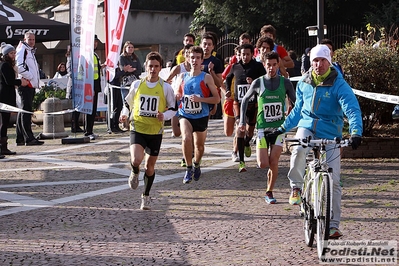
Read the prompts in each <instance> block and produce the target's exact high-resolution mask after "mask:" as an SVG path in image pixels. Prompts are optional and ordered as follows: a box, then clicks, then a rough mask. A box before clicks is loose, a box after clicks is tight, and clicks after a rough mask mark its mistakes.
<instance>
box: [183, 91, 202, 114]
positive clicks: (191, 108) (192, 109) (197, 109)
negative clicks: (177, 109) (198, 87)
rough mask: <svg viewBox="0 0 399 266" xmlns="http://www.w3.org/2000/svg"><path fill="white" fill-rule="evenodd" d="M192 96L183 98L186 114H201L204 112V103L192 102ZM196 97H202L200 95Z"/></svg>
mask: <svg viewBox="0 0 399 266" xmlns="http://www.w3.org/2000/svg"><path fill="white" fill-rule="evenodd" d="M190 96H191V95H184V97H183V106H184V112H185V113H187V114H199V113H201V111H202V103H201V102H192V101H190ZM196 96H198V97H200V95H197V94H196Z"/></svg>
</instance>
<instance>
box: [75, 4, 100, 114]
mask: <svg viewBox="0 0 399 266" xmlns="http://www.w3.org/2000/svg"><path fill="white" fill-rule="evenodd" d="M70 10H71V12H70V14H71V18H70V21H71V43H72V50H71V59H72V86H73V89H72V93H73V95H72V99H73V107H74V108H75V109H76V110H77V111H79V112H81V113H85V114H91V113H92V110H93V95H94V88H93V81H94V78H93V76H94V63H93V56H94V54H93V53H94V31H95V23H96V14H97V0H71V1H70Z"/></svg>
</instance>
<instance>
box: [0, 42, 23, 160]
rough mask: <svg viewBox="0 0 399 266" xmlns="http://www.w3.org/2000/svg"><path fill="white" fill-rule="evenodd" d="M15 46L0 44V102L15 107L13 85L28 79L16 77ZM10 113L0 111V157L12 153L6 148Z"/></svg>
mask: <svg viewBox="0 0 399 266" xmlns="http://www.w3.org/2000/svg"><path fill="white" fill-rule="evenodd" d="M15 56H16V52H15V48H14V46H12V45H10V44H6V43H4V42H3V43H2V44H1V62H0V102H1V103H4V104H7V105H11V106H14V107H16V105H17V104H16V93H15V86H27V85H28V84H29V81H28V80H26V79H24V78H22V79H17V78H16V76H17V71H16V68H15ZM10 117H11V113H10V112H5V111H2V112H1V116H0V133H1V142H0V143H1V156H0V157H1V158H4V155H14V154H16V153H15V152H12V151H10V150H9V149H8V147H7V146H8V137H7V128H8V124H9V122H10Z"/></svg>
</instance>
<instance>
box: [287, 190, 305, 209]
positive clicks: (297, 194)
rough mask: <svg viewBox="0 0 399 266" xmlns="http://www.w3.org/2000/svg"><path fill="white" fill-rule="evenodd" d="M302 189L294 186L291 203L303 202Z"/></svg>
mask: <svg viewBox="0 0 399 266" xmlns="http://www.w3.org/2000/svg"><path fill="white" fill-rule="evenodd" d="M301 201H302V199H301V189H299V188H297V187H294V188H293V189H292V191H291V195H290V199H289V203H290V204H291V205H299V204H301Z"/></svg>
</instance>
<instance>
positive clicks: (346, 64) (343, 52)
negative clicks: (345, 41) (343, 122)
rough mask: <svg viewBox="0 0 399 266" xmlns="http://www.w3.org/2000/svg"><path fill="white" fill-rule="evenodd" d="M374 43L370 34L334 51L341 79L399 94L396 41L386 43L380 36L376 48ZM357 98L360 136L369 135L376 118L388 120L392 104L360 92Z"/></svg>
mask: <svg viewBox="0 0 399 266" xmlns="http://www.w3.org/2000/svg"><path fill="white" fill-rule="evenodd" d="M368 36H370V35H368ZM383 38H384V36H383ZM374 43H375V41H374V40H373V39H372V38H371V39H369V40H368V41H367V40H366V43H365V44H364V45H356V44H354V43H353V44H350V45H347V47H345V48H343V49H339V50H337V51H336V52H335V56H334V59H335V60H336V61H338V62H339V63H340V64H341V65H342V67H343V69H344V71H345V79H346V80H347V81H348V83H349V85H350V86H351V87H352V88H354V89H357V90H361V91H365V92H374V93H383V94H389V95H399V71H398V70H399V54H398V51H397V49H396V44H395V45H387V44H386V43H387V42H385V39H384V40H382V42H381V45H380V46H379V47H378V48H373V44H374ZM358 99H359V104H360V108H361V110H362V114H363V117H364V118H363V131H364V136H372V133H373V132H372V131H373V127H374V126H375V125H376V124H377V122H378V123H379V124H384V123H387V122H392V115H391V114H392V110H393V107H394V105H393V104H390V103H384V102H380V101H376V100H372V99H367V98H364V97H360V96H359V97H358Z"/></svg>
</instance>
